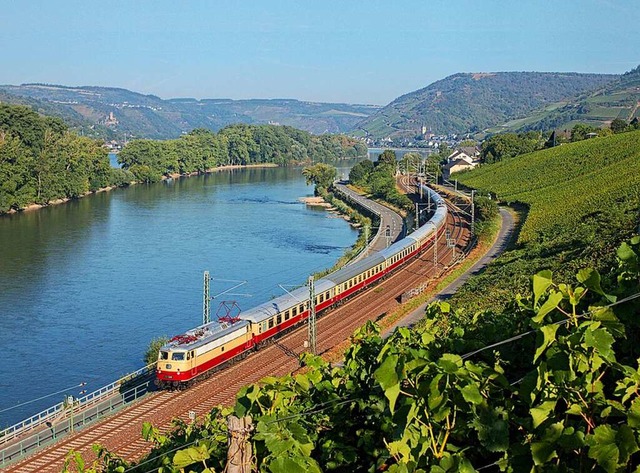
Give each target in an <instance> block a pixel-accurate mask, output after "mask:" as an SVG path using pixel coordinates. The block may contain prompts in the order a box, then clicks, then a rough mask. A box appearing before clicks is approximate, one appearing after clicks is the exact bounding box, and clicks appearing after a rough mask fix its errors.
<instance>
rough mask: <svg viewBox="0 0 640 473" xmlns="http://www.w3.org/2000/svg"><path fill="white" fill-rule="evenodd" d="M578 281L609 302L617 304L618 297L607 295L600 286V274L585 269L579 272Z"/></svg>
mask: <svg viewBox="0 0 640 473" xmlns="http://www.w3.org/2000/svg"><path fill="white" fill-rule="evenodd" d="M577 279H578V281H579V282H580V283H581V284H584V285H585V286H586V287H587V288H589V289H591V290H592V291H593V292H595V293H596V294H600V295H601V296H604V297H606V298H607V299H608V300H609V301H611V302H615V301H616V297H615V296H612V295H609V294H606V293H605V292H604V291H603V290H602V286H601V285H600V273H598V271H596V270H595V269H592V268H584V269H581V270H580V271H578V275H577Z"/></svg>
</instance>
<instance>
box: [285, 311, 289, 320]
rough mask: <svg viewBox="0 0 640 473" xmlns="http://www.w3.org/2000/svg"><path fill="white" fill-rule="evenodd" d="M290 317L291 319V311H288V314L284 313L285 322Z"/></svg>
mask: <svg viewBox="0 0 640 473" xmlns="http://www.w3.org/2000/svg"><path fill="white" fill-rule="evenodd" d="M289 317H290V315H289V311H286V312H285V313H284V320H289Z"/></svg>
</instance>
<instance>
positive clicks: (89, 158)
mask: <svg viewBox="0 0 640 473" xmlns="http://www.w3.org/2000/svg"><path fill="white" fill-rule="evenodd" d="M366 153H367V147H366V146H365V145H364V144H363V143H362V142H360V141H358V140H355V139H352V138H349V137H347V136H342V135H318V136H315V135H311V134H309V133H307V132H304V131H301V130H297V129H295V128H292V127H288V126H276V125H231V126H228V127H225V128H223V129H222V130H220V131H219V132H217V133H215V132H213V131H210V130H206V129H196V130H193V131H192V132H191V133H188V134H186V135H183V136H181V137H180V138H178V139H175V140H166V141H154V140H147V139H143V140H142V139H141V140H133V141H130V142H129V143H128V144H127V145H126V146H125V148H124V149H123V150H122V151H120V153H119V154H118V162H119V163H120V165H121V168H113V167H111V165H110V162H109V157H108V152H107V149H106V148H105V147H104V146H103V143H101V142H100V141H97V140H93V139H90V138H86V137H82V136H78V135H76V134H75V133H73V132H71V131H69V129H68V127H67V125H66V124H65V123H64V122H63V121H62V120H60V119H57V118H51V117H43V116H40V115H38V114H37V113H36V112H35V111H34V110H32V109H31V108H29V107H25V106H15V105H6V104H0V215H2V214H10V213H16V212H20V211H25V210H27V211H31V210H35V209H39V208H42V207H46V206H50V205H57V204H61V203H65V202H68V201H70V200H74V199H78V198H81V197H84V196H86V195H89V194H92V193H96V192H105V191H108V190H111V189H113V188H115V187H127V186H129V185H131V184H132V183H133V182H136V183H152V182H159V181H161V180H163V179H167V178H175V177H178V176H190V175H197V174H206V173H208V172H215V171H218V170H223V169H230V168H234V167H248V166H292V165H297V164H300V163H309V162H315V163H325V162H333V161H336V160H340V159H349V158H357V157H361V156H365V155H366Z"/></svg>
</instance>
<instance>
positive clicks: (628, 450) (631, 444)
mask: <svg viewBox="0 0 640 473" xmlns="http://www.w3.org/2000/svg"><path fill="white" fill-rule="evenodd" d="M616 444H617V445H618V449H619V450H620V463H622V464H623V465H624V464H626V463H627V462H628V461H629V457H630V456H631V455H633V454H634V453H636V452H637V451H638V450H640V448H638V442H636V437H635V435H634V433H633V430H632V429H631V428H630V427H629V426H627V425H621V426H620V429H619V430H618V434H617V435H616Z"/></svg>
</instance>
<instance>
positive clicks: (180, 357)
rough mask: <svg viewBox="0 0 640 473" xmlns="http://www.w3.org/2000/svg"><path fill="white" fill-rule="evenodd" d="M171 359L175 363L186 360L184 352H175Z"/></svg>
mask: <svg viewBox="0 0 640 473" xmlns="http://www.w3.org/2000/svg"><path fill="white" fill-rule="evenodd" d="M171 359H172V360H174V361H182V360H184V352H182V351H174V352H173V353H172V354H171Z"/></svg>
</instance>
